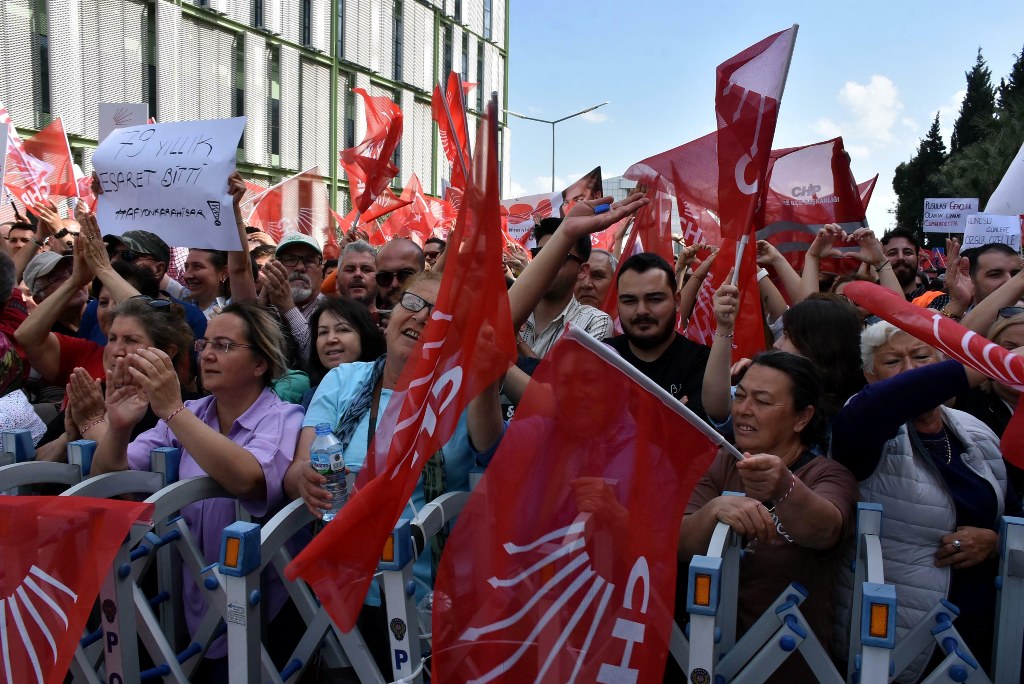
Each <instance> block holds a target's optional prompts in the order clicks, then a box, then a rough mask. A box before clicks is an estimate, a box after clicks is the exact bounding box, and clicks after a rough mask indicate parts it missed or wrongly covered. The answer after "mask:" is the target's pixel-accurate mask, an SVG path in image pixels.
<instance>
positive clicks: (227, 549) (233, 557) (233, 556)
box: [224, 537, 242, 568]
mask: <svg viewBox="0 0 1024 684" xmlns="http://www.w3.org/2000/svg"><path fill="white" fill-rule="evenodd" d="M241 548H242V540H241V539H239V538H238V537H228V538H227V539H226V540H225V545H224V565H225V566H227V567H229V568H237V567H238V552H239V550H240V549H241Z"/></svg>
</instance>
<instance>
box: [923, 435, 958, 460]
mask: <svg viewBox="0 0 1024 684" xmlns="http://www.w3.org/2000/svg"><path fill="white" fill-rule="evenodd" d="M921 441H922V442H924V443H925V444H926V445H927V446H928V451H929V453H931V454H932V455H933V456H934V455H935V453H934V451H933V450H932V447H933V445H935V444H937V443H940V442H941V443H942V446H944V447H946V465H949V464H951V463H952V462H953V447H952V445H951V444H950V443H949V435H948V434H946V428H945V427H943V428H942V437H936V438H933V439H925V438H924V437H922V438H921ZM939 457H940V458H941V452H940V454H939Z"/></svg>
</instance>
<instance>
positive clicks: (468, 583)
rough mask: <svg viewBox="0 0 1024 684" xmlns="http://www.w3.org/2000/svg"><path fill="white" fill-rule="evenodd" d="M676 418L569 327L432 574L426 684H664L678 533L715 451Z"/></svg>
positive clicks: (610, 355) (644, 383)
mask: <svg viewBox="0 0 1024 684" xmlns="http://www.w3.org/2000/svg"><path fill="white" fill-rule="evenodd" d="M595 387H600V388H601V391H600V392H597V393H595V392H594V388H595ZM687 413H689V412H688V411H687V410H686V408H685V407H684V406H682V405H681V404H680V403H679V402H677V401H675V400H673V399H671V398H670V397H669V396H668V395H667V394H666V393H665V392H664V391H662V390H660V389H659V388H658V387H657V386H655V385H654V384H653V383H652V382H651V381H650V380H648V379H647V378H645V377H644V376H643V375H641V374H640V373H639V372H638V371H637V370H636V369H634V368H632V367H631V366H629V364H627V363H625V362H623V361H622V360H621V359H620V358H618V357H617V356H616V355H615V353H614V352H612V351H611V350H609V349H608V348H607V347H605V345H603V344H601V343H600V342H597V341H596V340H593V339H592V338H588V336H587V335H586V334H585V333H583V332H582V331H580V330H579V329H578V328H573V327H570V330H569V332H567V333H566V334H565V335H564V336H563V337H562V339H561V340H560V341H559V343H558V344H557V345H555V347H554V348H553V349H552V350H551V353H550V354H548V356H546V357H545V358H544V360H543V361H542V362H541V364H540V365H539V366H538V367H537V370H536V371H535V373H534V375H533V378H532V380H531V382H530V384H529V386H528V387H527V390H526V393H525V394H524V396H523V399H522V401H521V402H520V404H519V407H518V408H517V409H516V416H515V418H514V419H513V421H512V423H511V424H510V425H509V428H508V431H507V432H506V434H505V436H504V437H503V439H502V443H501V445H500V447H499V448H498V452H497V454H496V455H495V456H494V460H493V461H492V462H491V463H490V465H489V466H488V468H487V473H486V474H485V475H484V477H483V480H482V481H481V482H480V484H479V485H478V486H477V488H476V489H475V490H474V492H473V495H472V497H471V499H470V501H469V503H468V504H467V505H466V508H465V509H464V510H463V512H462V514H461V516H460V520H459V523H458V525H457V526H456V527H455V529H454V531H453V533H452V535H451V537H450V538H449V540H448V545H447V547H446V552H445V554H444V556H443V557H442V558H441V566H440V568H439V571H438V577H437V583H436V586H435V592H434V613H433V638H434V642H433V646H434V667H433V672H434V677H435V678H436V679H437V681H441V682H446V683H457V682H470V681H472V682H477V683H479V684H484V683H486V682H509V683H510V684H511V683H515V684H518V683H519V682H572V681H580V682H661V680H662V674H663V672H664V669H665V659H666V655H667V653H668V642H669V635H670V632H671V627H672V615H673V608H674V596H675V587H676V568H677V559H676V540H677V539H678V536H679V523H680V520H681V519H682V516H683V510H684V508H685V506H686V502H687V501H688V500H689V498H690V493H691V491H692V490H693V486H694V485H695V484H696V482H697V481H698V480H699V479H700V477H701V476H702V475H703V474H704V471H705V470H706V469H707V467H708V465H709V464H710V463H711V460H712V459H713V458H714V456H715V453H716V450H717V449H716V445H715V442H714V441H712V438H711V437H709V434H713V431H712V430H711V428H709V427H707V426H706V425H705V426H704V429H705V430H706V432H702V431H701V430H699V429H698V428H697V427H695V425H694V424H693V423H691V422H690V420H695V421H697V423H700V421H699V420H698V419H696V418H695V417H692V415H693V414H689V415H690V416H691V418H690V419H689V420H688V419H687V418H685V417H684V414H687ZM719 439H721V438H720V437H719ZM680 445H685V446H680ZM553 455H557V458H553V457H552V456H553Z"/></svg>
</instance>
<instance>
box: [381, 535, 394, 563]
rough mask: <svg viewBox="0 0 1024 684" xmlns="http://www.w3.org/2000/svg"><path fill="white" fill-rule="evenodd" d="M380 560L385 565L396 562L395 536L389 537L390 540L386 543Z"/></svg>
mask: <svg viewBox="0 0 1024 684" xmlns="http://www.w3.org/2000/svg"><path fill="white" fill-rule="evenodd" d="M380 559H381V560H382V561H384V562H385V563H394V562H395V535H391V536H389V537H388V540H387V541H386V542H384V550H383V551H382V552H381V554H380Z"/></svg>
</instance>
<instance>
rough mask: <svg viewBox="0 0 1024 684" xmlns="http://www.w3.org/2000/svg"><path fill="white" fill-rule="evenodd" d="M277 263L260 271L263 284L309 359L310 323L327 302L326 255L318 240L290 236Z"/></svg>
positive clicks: (283, 242)
mask: <svg viewBox="0 0 1024 684" xmlns="http://www.w3.org/2000/svg"><path fill="white" fill-rule="evenodd" d="M274 256H275V259H274V260H273V261H268V262H267V264H266V265H265V266H264V267H263V268H262V269H260V276H259V282H260V284H261V285H262V286H263V289H264V291H266V292H267V295H268V297H269V299H270V303H271V304H273V305H274V306H275V307H277V310H278V312H280V314H281V318H283V319H284V320H285V321H287V322H288V327H289V328H290V329H291V331H292V337H294V338H295V342H296V344H297V346H298V348H299V352H300V353H301V355H302V361H306V360H307V359H308V358H309V353H310V342H311V336H310V332H309V319H310V318H311V317H312V316H313V311H315V310H316V305H317V304H318V303H319V302H320V300H321V299H323V295H322V294H320V284H321V282H322V281H323V271H322V270H321V266H323V263H324V252H323V249H321V247H320V243H319V242H317V241H316V238H314V237H312V236H310V235H305V234H304V233H288V234H287V235H285V236H284V237H283V238H282V239H281V242H280V243H278V245H277V250H276V251H275V253H274Z"/></svg>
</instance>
